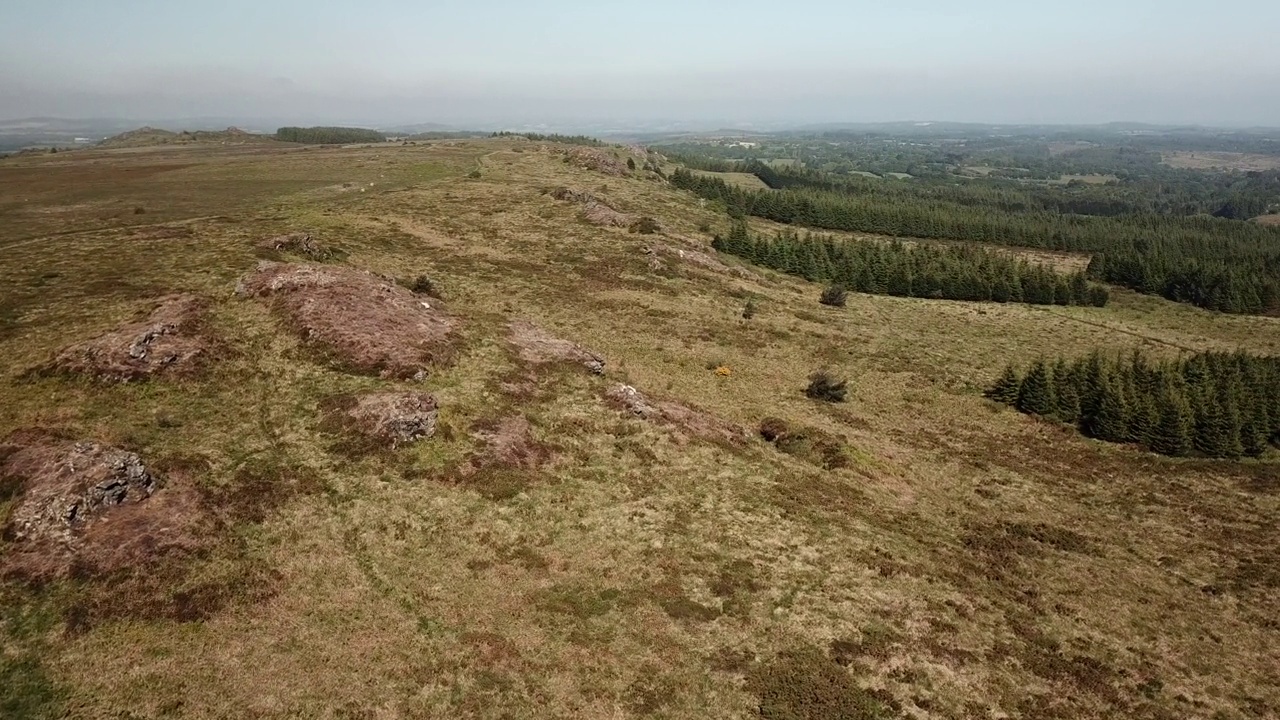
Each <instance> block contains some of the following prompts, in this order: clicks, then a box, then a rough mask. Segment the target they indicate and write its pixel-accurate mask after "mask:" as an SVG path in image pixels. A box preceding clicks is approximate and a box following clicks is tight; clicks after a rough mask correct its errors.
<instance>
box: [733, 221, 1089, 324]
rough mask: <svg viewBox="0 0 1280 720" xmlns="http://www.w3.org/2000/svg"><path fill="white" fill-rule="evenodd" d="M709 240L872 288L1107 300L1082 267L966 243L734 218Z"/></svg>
mask: <svg viewBox="0 0 1280 720" xmlns="http://www.w3.org/2000/svg"><path fill="white" fill-rule="evenodd" d="M711 245H712V247H714V248H715V249H716V250H718V251H720V252H723V253H728V254H730V255H736V256H738V257H740V258H743V259H744V260H749V261H750V262H753V263H755V264H757V265H763V266H765V267H768V268H772V269H774V270H780V271H782V272H785V273H788V274H791V275H797V276H800V277H803V278H805V279H807V280H811V281H827V282H832V283H835V284H836V285H838V286H840V287H842V288H844V289H848V290H855V291H857V292H863V293H872V294H877V295H896V296H899V297H920V298H937V299H943V300H970V301H995V302H1022V303H1028V304H1032V305H1093V306H1097V307H1101V306H1104V305H1106V304H1107V300H1108V293H1107V290H1106V288H1104V287H1102V286H1101V285H1098V284H1095V283H1090V282H1089V281H1088V280H1086V279H1085V275H1084V273H1082V272H1077V273H1073V274H1071V275H1062V274H1059V273H1056V272H1054V271H1053V270H1050V269H1049V268H1047V267H1045V266H1043V265H1035V264H1032V263H1029V262H1026V261H1025V260H1019V259H1017V258H1013V257H1010V256H1008V255H1005V254H1002V253H998V252H993V251H990V250H987V249H984V248H982V247H978V246H973V245H952V244H948V245H934V244H926V243H917V244H911V245H908V244H906V243H903V242H900V241H894V242H888V243H881V242H874V241H866V242H859V241H845V240H838V239H836V238H834V237H832V236H830V235H815V234H813V233H805V234H804V235H803V236H801V235H799V234H798V233H795V232H791V231H787V232H779V233H776V234H775V235H774V236H773V237H772V238H770V237H767V236H764V235H756V236H754V237H753V236H752V235H751V233H750V232H749V230H748V229H747V225H746V223H745V222H741V221H739V222H735V223H734V225H733V228H732V230H731V231H730V232H729V235H728V237H723V238H722V237H720V236H716V238H715V239H714V240H713V241H712V243H711ZM824 303H825V301H824ZM826 304H836V303H826ZM839 304H843V303H839Z"/></svg>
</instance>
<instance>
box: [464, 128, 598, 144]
mask: <svg viewBox="0 0 1280 720" xmlns="http://www.w3.org/2000/svg"><path fill="white" fill-rule="evenodd" d="M489 137H495V138H509V137H515V138H525V139H527V140H532V141H533V142H554V143H563V144H565V145H586V146H587V147H606V146H608V143H606V142H604V141H602V140H597V139H595V138H593V137H588V136H586V135H557V134H556V133H551V134H549V135H540V134H538V133H518V132H509V131H506V130H504V131H502V132H496V133H493V134H492V135H490V136H489Z"/></svg>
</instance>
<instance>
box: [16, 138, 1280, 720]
mask: <svg viewBox="0 0 1280 720" xmlns="http://www.w3.org/2000/svg"><path fill="white" fill-rule="evenodd" d="M158 137H167V136H158ZM571 151H572V152H573V153H579V154H580V153H583V152H598V153H602V154H603V155H602V157H601V162H599V163H594V164H592V165H594V166H598V167H608V168H612V169H616V173H615V174H610V175H605V174H603V173H601V172H598V171H594V170H590V169H586V168H584V167H580V166H579V164H578V163H574V162H567V160H569V159H570V156H569V153H570V152H571ZM606 155H607V156H613V157H604V156H606ZM574 157H575V158H577V157H579V156H578V155H575V156H574ZM628 157H631V158H633V159H635V160H636V163H635V164H636V165H637V169H635V170H630V169H628V166H627V165H626V163H625V161H626V159H627V158H628ZM606 160H607V161H608V162H605V161H606ZM645 165H646V162H645V159H644V156H643V153H642V152H636V153H633V151H630V150H623V149H618V148H600V149H597V148H581V147H579V148H569V147H567V146H566V147H559V146H555V145H551V144H548V143H532V142H526V141H522V140H514V139H503V140H475V141H450V142H447V143H444V142H442V143H432V144H417V145H406V146H400V145H396V146H391V147H389V146H382V147H376V148H372V147H363V148H362V147H354V148H323V149H312V150H307V151H301V150H299V149H297V148H292V147H289V146H284V145H280V146H274V145H271V144H263V145H261V146H260V147H256V148H253V149H251V150H247V151H246V150H244V149H235V150H233V149H224V148H221V147H220V146H210V148H209V149H208V151H202V152H199V153H193V152H190V151H189V150H182V149H178V148H173V149H166V148H160V149H158V150H156V151H154V152H147V153H114V152H102V151H98V150H86V151H83V152H80V153H72V154H66V155H64V154H58V155H50V156H31V157H17V158H10V159H7V160H5V161H4V162H3V163H0V251H2V253H0V286H2V287H4V288H5V293H4V294H3V295H0V519H3V521H4V523H5V533H4V536H3V540H2V541H0V543H2V544H0V571H3V578H4V579H3V581H0V633H2V634H3V646H4V652H3V653H0V687H3V688H4V690H3V692H2V693H0V715H4V716H5V717H62V716H76V717H126V716H128V717H160V716H176V717H196V718H205V717H207V718H216V717H228V716H255V717H264V718H276V717H279V718H284V717H330V716H332V717H492V718H501V717H583V718H596V717H636V718H639V717H665V718H689V719H693V718H739V717H766V718H832V719H834V718H848V717H853V718H908V717H910V718H984V717H1008V718H1027V719H1028V720H1030V719H1032V718H1035V719H1039V718H1110V717H1131V718H1175V717H1176V718H1183V717H1197V718H1199V717H1204V718H1209V717H1217V718H1263V717H1273V716H1275V715H1276V714H1277V713H1278V712H1280V662H1278V661H1280V656H1278V655H1277V648H1276V643H1275V638H1276V631H1277V626H1276V618H1277V617H1278V613H1280V593H1277V592H1276V589H1277V587H1280V568H1278V566H1277V564H1276V563H1277V548H1280V532H1278V531H1277V529H1276V524H1275V518H1276V517H1277V513H1278V512H1280V473H1278V472H1277V469H1278V466H1277V462H1276V461H1277V458H1276V453H1275V451H1273V452H1272V453H1271V454H1269V455H1268V456H1266V457H1263V458H1262V459H1261V460H1258V461H1249V462H1215V461H1205V460H1194V459H1179V460H1173V459H1167V458H1162V457H1158V456H1155V455H1151V454H1148V453H1144V452H1142V451H1140V450H1138V449H1136V448H1132V447H1128V446H1121V445H1109V444H1104V443H1100V442H1096V441H1092V440H1089V439H1086V438H1083V437H1081V436H1079V435H1078V434H1076V433H1075V432H1074V431H1072V430H1070V429H1067V428H1064V427H1063V426H1060V425H1057V424H1054V423H1052V422H1048V421H1041V420H1036V419H1032V418H1029V417H1027V416H1023V415H1020V414H1018V413H1016V412H1014V411H1011V410H1007V409H1002V408H1001V407H1000V406H998V405H996V404H994V403H991V402H989V401H987V400H984V399H983V398H982V396H981V390H982V388H985V387H987V386H988V385H990V383H991V382H992V381H993V380H994V379H995V378H996V377H997V376H998V375H999V373H1000V371H1001V369H1002V368H1003V367H1004V366H1005V364H1006V363H1010V362H1012V363H1015V364H1017V365H1019V366H1023V365H1025V364H1026V363H1028V362H1030V361H1032V360H1035V359H1037V358H1039V357H1041V356H1043V355H1053V354H1058V353H1061V354H1064V355H1066V356H1069V357H1074V356H1077V355H1082V354H1085V353H1088V352H1090V351H1092V350H1094V349H1095V348H1102V349H1104V350H1106V351H1108V352H1111V351H1119V352H1125V351H1128V350H1131V349H1134V348H1144V349H1147V350H1148V351H1149V352H1152V353H1155V354H1157V355H1160V354H1163V355H1166V356H1169V357H1172V356H1176V355H1177V354H1178V353H1180V352H1182V351H1183V349H1186V350H1233V349H1237V348H1240V349H1246V350H1250V351H1254V352H1259V353H1269V354H1278V353H1280V319H1276V318H1266V317H1253V316H1223V315H1217V314H1213V313H1209V312H1206V311H1203V310H1200V309H1197V308H1194V307H1191V306H1187V305H1175V304H1172V303H1169V302H1167V301H1164V300H1161V299H1159V298H1156V297H1151V296H1144V295H1137V294H1134V293H1131V292H1127V291H1124V290H1118V289H1117V290H1115V291H1114V292H1113V296H1112V301H1111V302H1110V303H1109V304H1108V305H1107V306H1106V307H1104V308H1089V307H1056V306H1050V307H1038V306H1029V305H1021V304H1019V305H1004V304H995V303H954V302H947V301H942V300H930V299H911V298H899V297H890V296H876V295H860V294H852V293H851V294H850V295H849V297H848V301H847V304H846V306H845V307H842V308H833V307H825V306H822V305H820V304H819V303H818V297H819V294H820V293H821V291H822V288H821V287H819V286H817V285H815V284H813V283H807V282H805V281H803V280H801V279H798V278H794V277H790V276H785V275H781V274H778V273H774V272H771V271H768V270H762V269H759V268H755V267H751V266H745V265H741V264H739V263H738V261H737V260H735V259H734V258H732V257H727V256H719V255H717V254H716V253H715V252H714V251H713V250H712V249H711V248H710V239H711V238H710V234H709V233H708V232H707V229H710V230H711V231H713V232H722V233H723V232H727V230H728V228H729V219H728V218H727V217H726V216H725V215H724V214H722V213H720V212H718V211H717V210H716V209H715V207H714V206H713V205H712V204H710V203H704V202H701V201H699V200H698V199H697V198H695V197H693V196H692V195H691V194H687V193H683V192H678V191H676V190H674V189H673V188H671V187H670V186H669V185H668V184H667V183H666V182H664V181H663V179H662V178H661V177H660V176H659V175H658V174H657V173H654V172H650V171H646V170H645V169H644V166H645ZM557 188H563V190H562V191H555V192H553V190H556V189H557ZM600 207H604V208H608V209H610V210H612V211H614V213H615V214H618V215H625V216H627V217H629V218H645V217H648V218H651V219H652V220H653V221H654V222H651V223H640V222H638V221H637V222H636V223H634V224H632V225H631V227H634V228H635V229H636V231H635V232H632V231H631V230H629V228H628V227H614V226H613V225H612V224H609V225H605V226H601V225H596V224H593V223H592V222H591V220H592V218H593V217H594V216H593V215H592V213H591V212H590V210H591V209H592V208H600ZM765 227H766V226H765V225H764V224H756V225H754V226H753V228H754V229H755V230H756V231H760V230H763V229H764V228H765ZM642 231H653V232H642ZM748 303H750V305H751V307H752V310H753V312H751V313H744V310H745V309H746V306H747V305H748ZM744 314H746V315H750V317H749V318H745V317H744ZM822 367H826V368H828V369H829V371H830V372H831V373H833V374H835V375H837V376H843V377H846V378H848V380H849V383H848V393H847V398H846V401H845V402H842V403H827V402H822V401H820V400H815V399H811V398H809V397H806V393H805V390H806V385H807V384H808V383H809V378H808V376H809V374H810V373H811V372H812V371H814V370H816V369H818V368H822ZM124 378H127V379H128V380H129V381H128V382H121V381H120V380H121V379H124ZM69 467H70V468H77V469H78V470H77V472H70V471H68V470H67V468H69ZM77 473H79V474H77ZM95 489H96V490H95Z"/></svg>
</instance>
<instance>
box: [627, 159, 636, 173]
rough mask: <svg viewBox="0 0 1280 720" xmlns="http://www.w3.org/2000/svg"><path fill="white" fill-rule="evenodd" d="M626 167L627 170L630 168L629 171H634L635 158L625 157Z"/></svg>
mask: <svg viewBox="0 0 1280 720" xmlns="http://www.w3.org/2000/svg"><path fill="white" fill-rule="evenodd" d="M627 169H628V170H630V171H632V172H635V170H636V160H635V158H627Z"/></svg>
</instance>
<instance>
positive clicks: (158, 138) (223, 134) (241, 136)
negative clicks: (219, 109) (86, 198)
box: [98, 127, 276, 148]
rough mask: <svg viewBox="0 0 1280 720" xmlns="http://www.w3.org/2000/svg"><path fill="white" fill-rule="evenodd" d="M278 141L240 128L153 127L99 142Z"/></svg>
mask: <svg viewBox="0 0 1280 720" xmlns="http://www.w3.org/2000/svg"><path fill="white" fill-rule="evenodd" d="M274 142H276V140H275V138H273V137H270V136H268V135H258V134H255V133H250V132H245V131H244V130H241V129H240V128H236V127H229V128H227V129H226V130H195V131H187V130H183V131H181V132H173V131H172V130H161V129H159V128H153V127H142V128H138V129H137V130H129V131H126V132H123V133H120V134H119V135H113V136H112V137H109V138H107V139H106V140H103V141H102V142H100V143H98V147H102V148H133V147H152V146H156V145H248V144H268V143H274Z"/></svg>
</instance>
